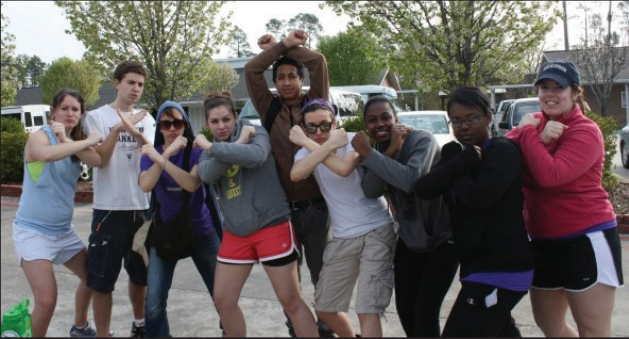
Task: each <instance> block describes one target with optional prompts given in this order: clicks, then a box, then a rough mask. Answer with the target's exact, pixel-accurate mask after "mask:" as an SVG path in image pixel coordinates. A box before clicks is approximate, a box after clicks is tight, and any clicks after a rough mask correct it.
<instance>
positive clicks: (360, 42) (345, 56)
mask: <svg viewBox="0 0 629 339" xmlns="http://www.w3.org/2000/svg"><path fill="white" fill-rule="evenodd" d="M317 50H319V51H320V52H321V54H323V55H325V58H326V60H327V62H328V73H329V74H330V85H331V86H349V85H369V84H374V83H375V82H376V81H377V80H378V75H379V73H380V71H381V70H382V69H383V68H385V67H386V66H385V63H384V58H383V57H382V54H381V52H382V51H381V50H380V46H379V44H378V41H376V39H375V38H373V37H372V36H371V35H369V34H368V33H365V32H363V31H360V30H358V29H355V28H354V29H352V28H350V29H349V30H348V31H347V32H341V33H339V34H338V35H337V36H333V37H322V38H321V39H320V40H319V43H318V45H317Z"/></svg>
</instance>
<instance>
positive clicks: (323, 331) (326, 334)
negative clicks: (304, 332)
mask: <svg viewBox="0 0 629 339" xmlns="http://www.w3.org/2000/svg"><path fill="white" fill-rule="evenodd" d="M317 329H318V330H319V337H321V338H336V336H335V335H334V331H332V330H331V329H330V328H329V327H328V326H327V325H326V324H324V323H323V322H322V321H318V322H317Z"/></svg>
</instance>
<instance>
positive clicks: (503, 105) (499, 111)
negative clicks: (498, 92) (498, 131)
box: [494, 99, 515, 123]
mask: <svg viewBox="0 0 629 339" xmlns="http://www.w3.org/2000/svg"><path fill="white" fill-rule="evenodd" d="M513 100H515V99H506V100H502V101H501V102H500V103H499V104H498V107H496V110H495V111H494V121H496V123H498V122H500V121H501V120H502V116H503V115H504V113H505V112H506V111H507V110H508V109H509V106H511V104H512V103H513Z"/></svg>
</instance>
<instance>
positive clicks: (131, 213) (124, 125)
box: [85, 61, 155, 337]
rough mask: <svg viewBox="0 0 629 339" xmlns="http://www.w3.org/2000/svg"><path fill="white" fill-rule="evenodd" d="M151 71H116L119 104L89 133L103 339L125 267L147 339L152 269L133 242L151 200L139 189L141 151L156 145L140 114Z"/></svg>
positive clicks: (91, 282)
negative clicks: (93, 142) (94, 139)
mask: <svg viewBox="0 0 629 339" xmlns="http://www.w3.org/2000/svg"><path fill="white" fill-rule="evenodd" d="M145 80H146V70H145V69H144V66H142V64H140V63H138V62H133V61H125V62H123V63H121V64H119V65H118V66H117V67H116V70H115V71H114V83H113V85H114V87H115V88H116V90H117V92H118V93H117V95H116V100H115V101H114V102H112V103H111V104H109V105H104V106H102V107H100V108H98V109H96V110H93V111H91V112H89V113H88V115H87V117H86V119H85V126H86V129H87V133H88V134H89V133H91V132H98V133H100V134H102V135H103V137H104V140H103V142H102V143H101V144H100V145H98V146H96V147H95V149H96V151H97V152H98V153H99V154H100V156H101V158H102V160H101V164H100V166H98V167H96V168H94V169H93V171H94V213H93V216H92V233H91V234H90V237H89V247H88V252H87V261H86V270H87V272H88V278H87V286H89V287H90V288H91V289H92V290H93V291H94V293H93V303H94V319H95V321H96V330H97V332H98V336H100V337H102V336H108V335H109V327H110V321H111V311H112V292H113V290H114V285H115V284H116V281H117V280H118V275H119V273H120V270H121V266H122V261H123V260H124V266H125V270H126V271H127V273H128V274H129V298H130V299H131V305H132V307H133V314H134V318H135V319H134V321H133V324H132V327H131V336H132V337H144V298H145V293H146V277H147V269H146V266H145V265H144V261H143V259H142V257H141V255H139V254H138V253H136V252H134V251H132V249H131V248H132V244H133V238H134V236H135V233H136V232H137V230H138V229H139V228H140V226H142V224H143V223H144V220H145V214H146V211H147V210H148V208H149V197H148V194H147V193H144V192H142V190H141V189H140V187H139V185H138V176H139V174H140V158H141V156H142V154H141V153H140V150H141V148H142V145H144V144H146V143H151V144H152V143H153V137H154V135H155V119H154V118H153V117H152V116H151V115H150V114H147V113H146V111H141V112H137V113H136V112H134V110H133V105H134V104H135V103H136V102H137V101H138V100H139V99H140V97H141V96H142V91H143V90H144V82H145Z"/></svg>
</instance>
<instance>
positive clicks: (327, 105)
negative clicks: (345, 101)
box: [301, 99, 335, 114]
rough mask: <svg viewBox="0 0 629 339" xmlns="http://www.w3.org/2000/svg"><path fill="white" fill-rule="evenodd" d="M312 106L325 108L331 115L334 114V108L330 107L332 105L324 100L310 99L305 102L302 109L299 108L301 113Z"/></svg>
mask: <svg viewBox="0 0 629 339" xmlns="http://www.w3.org/2000/svg"><path fill="white" fill-rule="evenodd" d="M312 105H321V106H323V107H325V108H326V109H327V110H328V111H330V112H332V114H334V113H335V112H334V107H332V104H330V102H329V101H327V100H325V99H312V100H310V101H308V102H306V104H305V105H304V107H302V108H301V110H302V111H304V110H306V108H308V107H309V106H312Z"/></svg>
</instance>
